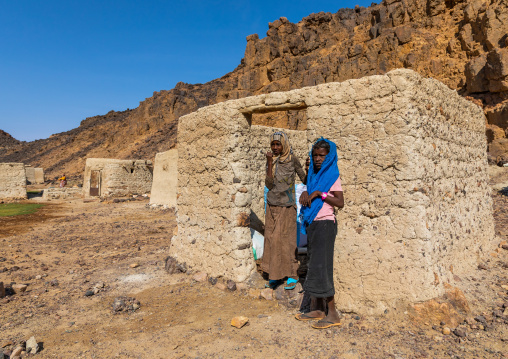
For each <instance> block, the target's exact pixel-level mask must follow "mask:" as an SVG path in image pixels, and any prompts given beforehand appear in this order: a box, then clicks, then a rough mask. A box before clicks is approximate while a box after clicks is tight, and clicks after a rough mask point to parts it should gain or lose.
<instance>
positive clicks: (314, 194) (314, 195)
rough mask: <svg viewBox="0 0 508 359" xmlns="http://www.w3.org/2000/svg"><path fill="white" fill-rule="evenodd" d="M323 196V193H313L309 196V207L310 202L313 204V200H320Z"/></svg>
mask: <svg viewBox="0 0 508 359" xmlns="http://www.w3.org/2000/svg"><path fill="white" fill-rule="evenodd" d="M322 195H323V192H321V191H314V192H312V193H311V195H310V196H309V206H310V202H312V200H314V199H316V198H318V197H321V196H322Z"/></svg>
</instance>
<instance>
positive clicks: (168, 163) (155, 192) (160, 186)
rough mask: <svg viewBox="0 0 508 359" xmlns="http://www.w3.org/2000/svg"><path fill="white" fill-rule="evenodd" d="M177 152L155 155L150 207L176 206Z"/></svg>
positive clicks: (171, 151)
mask: <svg viewBox="0 0 508 359" xmlns="http://www.w3.org/2000/svg"><path fill="white" fill-rule="evenodd" d="M177 179H178V150H177V149H172V150H169V151H166V152H161V153H157V155H156V156H155V163H154V168H153V183H152V191H151V193H150V205H152V206H161V207H167V208H169V207H175V206H176V191H177V184H178V181H177Z"/></svg>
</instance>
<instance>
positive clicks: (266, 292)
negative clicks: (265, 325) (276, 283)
mask: <svg viewBox="0 0 508 359" xmlns="http://www.w3.org/2000/svg"><path fill="white" fill-rule="evenodd" d="M259 295H260V296H261V297H262V298H264V299H266V300H273V290H272V289H271V288H265V289H263V290H261V292H260V293H259Z"/></svg>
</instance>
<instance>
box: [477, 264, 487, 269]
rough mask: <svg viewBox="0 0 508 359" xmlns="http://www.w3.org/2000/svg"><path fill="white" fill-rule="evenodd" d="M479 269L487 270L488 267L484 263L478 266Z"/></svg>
mask: <svg viewBox="0 0 508 359" xmlns="http://www.w3.org/2000/svg"><path fill="white" fill-rule="evenodd" d="M478 269H482V270H487V266H486V265H485V264H483V263H480V264H478Z"/></svg>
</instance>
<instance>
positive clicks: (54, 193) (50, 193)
mask: <svg viewBox="0 0 508 359" xmlns="http://www.w3.org/2000/svg"><path fill="white" fill-rule="evenodd" d="M82 197H83V189H82V188H79V187H63V188H60V187H50V188H46V189H45V190H44V191H43V193H42V199H43V200H45V201H50V200H62V199H70V198H82Z"/></svg>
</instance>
